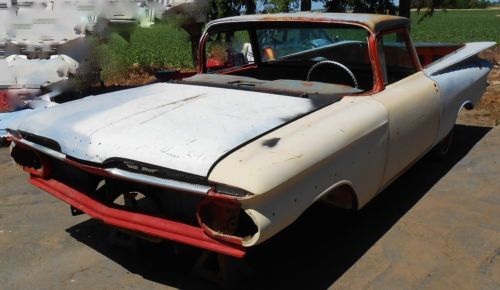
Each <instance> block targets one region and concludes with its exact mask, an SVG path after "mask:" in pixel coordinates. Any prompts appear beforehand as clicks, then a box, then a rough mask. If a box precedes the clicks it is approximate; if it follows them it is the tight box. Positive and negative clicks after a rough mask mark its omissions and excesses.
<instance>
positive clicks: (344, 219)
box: [67, 125, 490, 289]
mask: <svg viewBox="0 0 500 290" xmlns="http://www.w3.org/2000/svg"><path fill="white" fill-rule="evenodd" d="M489 130H490V128H484V127H473V126H462V125H457V127H456V132H455V136H454V138H455V139H454V143H453V147H452V149H451V151H450V153H449V156H448V157H447V159H446V160H445V161H442V162H439V163H437V162H432V161H430V160H428V158H424V159H423V160H421V161H419V162H418V163H416V164H415V165H414V166H413V167H412V168H411V169H410V170H408V171H407V172H406V173H405V174H404V175H402V176H401V177H400V178H399V179H397V180H396V181H395V182H394V183H393V184H392V185H391V186H390V187H388V188H387V189H385V190H384V191H383V192H382V193H381V194H380V195H379V196H377V197H376V198H375V199H374V200H372V202H370V203H369V204H368V205H367V206H366V207H364V208H363V209H362V210H361V211H359V212H351V211H344V210H337V209H332V208H330V207H326V206H323V205H321V204H317V205H314V206H312V207H311V208H310V209H309V210H307V211H306V212H305V213H304V214H303V215H302V216H301V218H300V219H299V220H298V221H296V222H295V223H294V224H292V225H291V226H290V227H288V228H287V229H285V230H284V231H282V232H281V233H280V234H278V235H276V236H275V237H273V238H272V239H271V240H269V241H267V242H266V243H264V244H263V245H259V246H257V247H254V248H252V249H250V250H249V252H248V255H247V258H246V262H247V263H248V264H249V265H250V266H251V268H252V269H253V274H252V276H251V279H246V280H243V281H242V283H241V284H240V285H239V286H240V287H238V288H248V289H251V288H259V289H262V288H269V289H271V288H278V287H279V288H291V289H296V288H307V289H325V288H327V287H328V286H330V285H331V284H333V283H334V282H335V281H336V280H337V279H338V278H339V277H340V276H341V275H342V274H343V273H344V272H346V271H347V270H348V269H349V268H350V267H351V266H352V265H353V264H354V263H355V262H356V261H357V260H358V259H359V258H360V257H361V256H362V255H363V254H364V253H365V252H366V251H368V249H370V247H371V246H372V245H373V244H374V243H375V242H377V241H378V240H379V239H380V238H381V237H382V236H383V235H384V234H385V233H386V232H387V231H388V230H389V229H390V228H391V227H392V226H393V225H394V224H395V223H396V222H397V221H398V220H399V219H400V218H401V217H402V216H403V215H404V214H405V213H406V212H408V211H409V210H410V209H411V208H412V207H413V206H414V205H415V204H416V203H417V202H418V201H419V200H420V199H421V198H422V197H423V196H424V195H425V194H426V193H427V192H428V191H429V189H430V188H431V187H433V186H434V185H435V184H436V183H437V182H438V181H439V180H440V179H441V178H442V177H443V176H444V175H446V173H447V172H448V171H449V170H450V169H451V168H452V167H453V166H454V165H455V164H456V163H457V162H459V161H460V160H461V159H462V158H463V157H464V156H465V155H466V154H467V153H468V152H469V151H470V149H471V148H472V147H473V146H474V145H475V144H476V143H477V142H478V141H479V140H481V138H482V137H483V136H484V135H486V133H488V131H489ZM67 231H68V232H69V233H70V234H71V236H73V237H74V238H75V239H77V240H78V241H80V242H82V243H84V244H86V245H88V246H90V247H92V248H93V249H95V250H96V251H98V252H100V253H101V254H103V255H105V256H107V257H108V258H110V259H112V260H113V261H115V262H116V263H119V264H120V265H121V266H123V267H124V268H126V269H127V270H128V271H130V272H132V273H135V274H138V275H141V276H142V277H144V278H145V279H149V280H151V281H155V282H158V283H161V284H165V285H168V286H172V287H180V288H183V289H189V288H201V287H203V288H204V289H207V288H216V285H215V284H213V283H211V282H208V281H205V280H203V279H201V278H199V277H194V276H193V275H192V274H191V269H192V268H193V266H194V263H195V261H196V257H197V256H198V255H199V254H200V251H198V250H195V249H189V250H187V251H183V252H182V253H181V254H180V255H173V254H172V247H171V246H170V245H168V244H166V243H163V244H152V243H146V242H141V244H140V246H139V247H137V248H136V250H135V251H134V250H130V249H124V248H120V247H116V246H113V245H110V244H109V243H108V242H105V241H106V239H107V237H108V236H109V233H110V228H108V227H107V226H105V225H103V224H101V223H99V222H97V221H94V220H88V221H86V222H83V223H80V224H78V225H75V226H74V227H72V228H69V229H67ZM181 250H182V248H181ZM374 266H376V265H374ZM243 285H244V287H241V286H243Z"/></svg>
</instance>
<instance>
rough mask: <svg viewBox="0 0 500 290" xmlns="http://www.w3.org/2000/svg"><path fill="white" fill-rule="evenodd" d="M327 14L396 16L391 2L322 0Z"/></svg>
mask: <svg viewBox="0 0 500 290" xmlns="http://www.w3.org/2000/svg"><path fill="white" fill-rule="evenodd" d="M323 3H325V9H326V10H327V11H328V12H347V11H348V10H352V12H355V13H379V14H387V13H389V14H396V6H395V5H394V3H393V1H392V0H323Z"/></svg>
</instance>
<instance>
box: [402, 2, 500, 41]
mask: <svg viewBox="0 0 500 290" xmlns="http://www.w3.org/2000/svg"><path fill="white" fill-rule="evenodd" d="M496 15H498V10H486V9H484V10H448V11H447V12H444V11H435V12H434V16H433V17H430V18H427V19H426V20H425V21H423V22H420V23H418V19H419V14H418V12H412V14H411V19H412V26H411V35H412V38H413V40H414V41H419V42H454V43H461V42H471V41H496V42H499V41H500V17H498V16H496Z"/></svg>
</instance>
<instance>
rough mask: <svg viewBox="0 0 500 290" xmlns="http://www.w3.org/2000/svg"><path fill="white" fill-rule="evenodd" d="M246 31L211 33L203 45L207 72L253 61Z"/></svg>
mask: <svg viewBox="0 0 500 290" xmlns="http://www.w3.org/2000/svg"><path fill="white" fill-rule="evenodd" d="M250 43H251V42H250V36H249V33H248V31H246V30H241V31H229V32H218V33H213V34H211V35H210V36H209V37H208V40H207V44H206V47H205V54H206V67H207V69H208V72H214V71H217V70H221V69H228V68H231V67H238V66H242V65H245V64H248V63H253V62H254V56H253V51H252V45H251V44H250Z"/></svg>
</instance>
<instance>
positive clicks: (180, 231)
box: [30, 176, 245, 258]
mask: <svg viewBox="0 0 500 290" xmlns="http://www.w3.org/2000/svg"><path fill="white" fill-rule="evenodd" d="M30 181H31V183H32V184H33V185H35V186H37V187H39V188H40V189H42V190H44V191H47V192H49V193H50V194H52V195H54V196H55V197H57V198H59V199H60V200H62V201H64V202H66V203H68V204H70V205H72V206H73V207H75V208H77V209H79V210H81V211H83V212H85V213H86V214H88V215H90V216H91V217H93V218H95V219H98V220H102V221H103V222H104V223H106V224H110V225H113V226H116V227H119V228H123V229H128V230H131V231H136V232H141V233H145V234H147V235H151V236H155V237H159V238H164V239H168V240H172V241H175V242H179V243H183V244H187V245H191V246H195V247H198V248H202V249H206V250H210V251H214V252H218V253H221V254H225V255H229V256H233V257H237V258H243V257H244V256H245V249H244V248H243V247H242V246H241V245H235V244H228V243H224V242H221V241H218V240H215V239H213V238H211V237H210V236H208V235H207V234H206V233H205V232H204V231H203V229H201V228H198V227H193V226H190V225H186V224H182V223H178V222H175V221H170V220H166V219H162V218H157V217H153V216H148V215H145V214H140V213H133V212H128V211H124V210H120V209H115V208H111V207H107V206H106V205H104V204H102V203H100V202H98V201H96V200H94V199H91V198H90V197H88V196H86V195H85V194H83V193H81V192H79V191H77V190H75V189H73V188H71V187H69V186H66V185H64V184H62V183H60V182H58V181H57V180H54V179H48V180H45V179H42V178H38V177H34V176H32V177H31V179H30Z"/></svg>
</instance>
